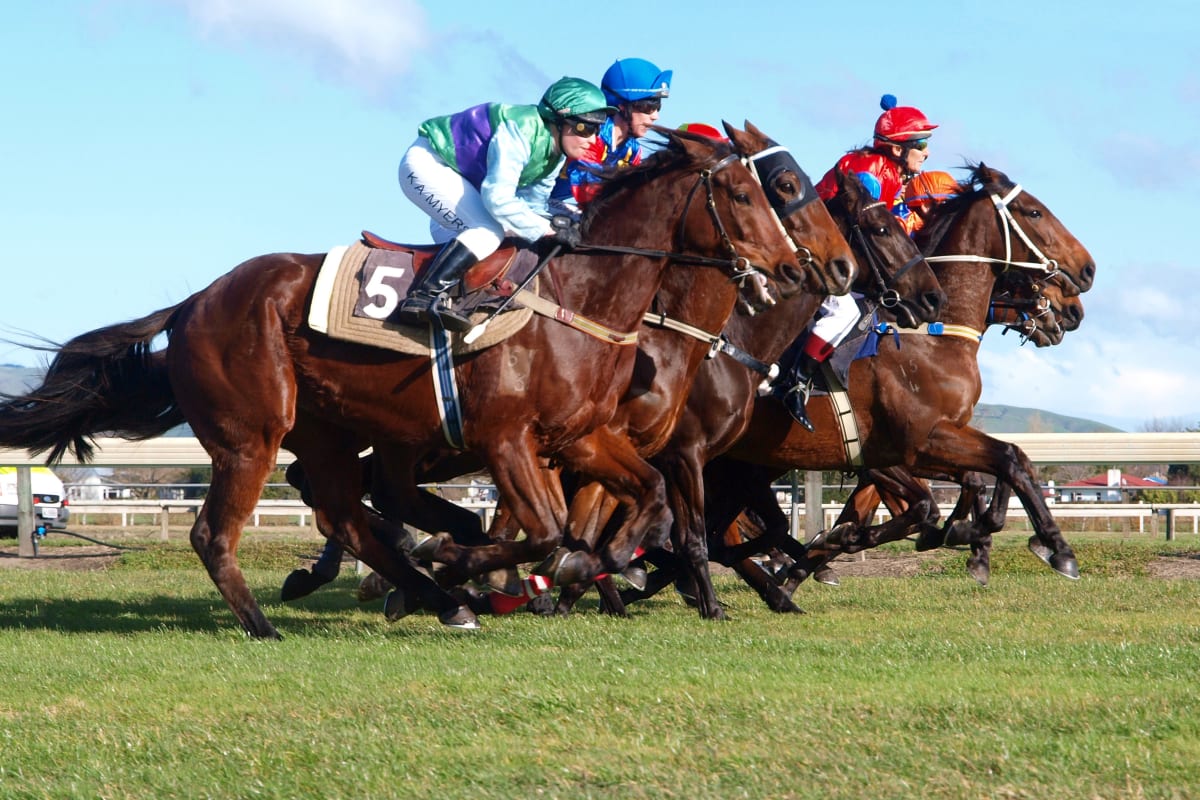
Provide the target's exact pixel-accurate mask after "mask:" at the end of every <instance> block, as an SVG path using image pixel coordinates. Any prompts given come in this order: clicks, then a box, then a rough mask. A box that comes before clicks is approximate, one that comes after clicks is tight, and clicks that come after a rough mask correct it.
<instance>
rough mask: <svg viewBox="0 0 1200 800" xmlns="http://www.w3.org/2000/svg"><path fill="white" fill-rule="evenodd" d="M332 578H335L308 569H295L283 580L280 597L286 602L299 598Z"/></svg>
mask: <svg viewBox="0 0 1200 800" xmlns="http://www.w3.org/2000/svg"><path fill="white" fill-rule="evenodd" d="M331 580H333V578H326V577H325V576H323V575H317V574H316V573H313V572H309V571H308V570H306V569H298V570H293V572H292V574H291V575H288V576H287V577H286V578H285V579H284V581H283V586H282V588H280V590H279V599H280V600H281V601H283V602H284V603H287V602H290V601H292V600H299V599H300V598H301V597H307V596H308V595H310V594H312V593H313V592H315V591H316V590H317V589H320V588H321V587H322V586H324V585H325V584H327V583H329V582H330V581H331Z"/></svg>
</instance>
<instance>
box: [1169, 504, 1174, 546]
mask: <svg viewBox="0 0 1200 800" xmlns="http://www.w3.org/2000/svg"><path fill="white" fill-rule="evenodd" d="M1174 539H1175V509H1173V508H1168V509H1167V541H1168V542H1170V541H1174Z"/></svg>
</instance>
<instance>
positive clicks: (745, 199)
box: [733, 192, 750, 206]
mask: <svg viewBox="0 0 1200 800" xmlns="http://www.w3.org/2000/svg"><path fill="white" fill-rule="evenodd" d="M733 199H734V202H737V203H741V204H742V205H744V206H748V205H750V195H748V194H746V193H745V192H738V193H737V194H735V195H734V196H733Z"/></svg>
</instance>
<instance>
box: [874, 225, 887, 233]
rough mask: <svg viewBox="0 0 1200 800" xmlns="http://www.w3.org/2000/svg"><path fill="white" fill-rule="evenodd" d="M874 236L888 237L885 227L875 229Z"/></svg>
mask: <svg viewBox="0 0 1200 800" xmlns="http://www.w3.org/2000/svg"><path fill="white" fill-rule="evenodd" d="M875 235H876V236H887V235H888V229H887V226H886V225H880V226H879V227H878V228H876V229H875Z"/></svg>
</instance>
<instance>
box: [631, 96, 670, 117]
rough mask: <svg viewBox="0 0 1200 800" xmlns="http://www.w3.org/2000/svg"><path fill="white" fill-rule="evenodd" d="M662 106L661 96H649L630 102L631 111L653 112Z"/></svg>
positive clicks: (640, 112)
mask: <svg viewBox="0 0 1200 800" xmlns="http://www.w3.org/2000/svg"><path fill="white" fill-rule="evenodd" d="M661 108H662V98H661V97H648V98H646V99H645V100H634V101H632V102H630V104H629V110H630V111H636V112H637V113H639V114H653V113H654V112H655V111H658V110H659V109H661Z"/></svg>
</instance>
